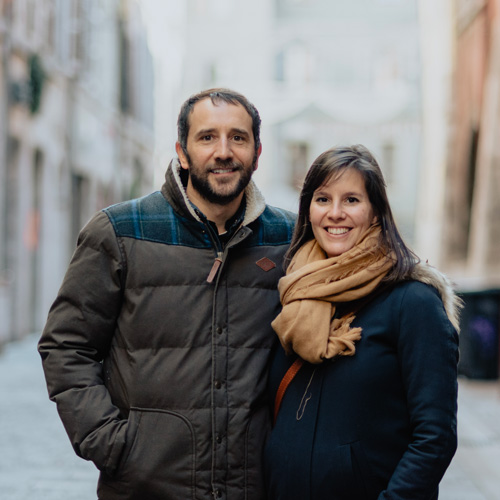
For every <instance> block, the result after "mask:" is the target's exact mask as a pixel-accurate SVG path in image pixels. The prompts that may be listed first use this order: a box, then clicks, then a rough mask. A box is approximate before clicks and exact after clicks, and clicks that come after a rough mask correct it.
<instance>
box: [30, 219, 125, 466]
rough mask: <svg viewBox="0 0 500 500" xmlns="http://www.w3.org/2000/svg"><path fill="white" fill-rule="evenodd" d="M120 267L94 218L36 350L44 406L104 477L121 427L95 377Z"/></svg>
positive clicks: (112, 240) (121, 439) (109, 330)
mask: <svg viewBox="0 0 500 500" xmlns="http://www.w3.org/2000/svg"><path fill="white" fill-rule="evenodd" d="M123 262H124V261H123V259H122V257H121V253H120V247H119V243H118V241H117V239H116V237H115V233H114V230H113V228H112V226H111V224H110V222H109V219H108V217H107V215H106V214H105V213H103V212H100V213H99V214H97V215H96V216H95V217H94V218H93V219H92V220H91V221H90V222H89V223H88V225H87V226H86V227H85V228H84V229H83V230H82V232H81V233H80V236H79V238H78V245H77V248H76V250H75V253H74V255H73V257H72V260H71V262H70V265H69V267H68V270H67V272H66V275H65V277H64V280H63V283H62V285H61V288H60V290H59V293H58V295H57V298H56V300H55V301H54V303H53V305H52V307H51V309H50V311H49V315H48V319H47V323H46V325H45V328H44V331H43V333H42V336H41V338H40V341H39V343H38V350H39V353H40V355H41V358H42V365H43V369H44V373H45V378H46V381H47V387H48V392H49V396H50V399H51V400H52V401H55V402H56V404H57V410H58V412H59V415H60V417H61V420H62V422H63V424H64V427H65V429H66V432H67V434H68V436H69V438H70V440H71V443H72V445H73V448H74V450H75V452H76V453H77V455H79V456H80V457H82V458H85V459H87V460H92V461H93V462H94V463H95V465H96V466H97V467H98V468H99V469H100V470H103V471H106V472H107V473H108V474H112V473H113V472H114V470H115V469H116V466H117V464H118V461H119V458H120V455H121V452H122V449H123V446H124V444H125V432H126V427H127V425H126V420H125V419H124V418H123V417H122V416H121V415H120V411H119V410H118V408H117V407H116V406H114V405H113V403H112V401H111V398H110V395H109V392H108V391H107V389H106V387H105V385H104V381H103V370H102V360H103V359H104V357H105V356H106V354H107V352H108V349H109V345H110V342H111V339H112V336H113V334H114V331H115V326H116V320H117V317H118V314H119V311H120V307H121V297H122V280H123V279H124V270H125V269H124V267H125V266H124V263H123Z"/></svg>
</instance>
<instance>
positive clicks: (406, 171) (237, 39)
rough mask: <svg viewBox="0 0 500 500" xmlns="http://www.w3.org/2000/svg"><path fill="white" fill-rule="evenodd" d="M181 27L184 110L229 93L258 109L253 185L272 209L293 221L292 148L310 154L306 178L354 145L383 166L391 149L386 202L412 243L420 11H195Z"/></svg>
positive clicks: (400, 7) (338, 7) (287, 0)
mask: <svg viewBox="0 0 500 500" xmlns="http://www.w3.org/2000/svg"><path fill="white" fill-rule="evenodd" d="M185 19H186V25H185V29H184V32H185V37H184V43H185V48H184V51H185V56H184V64H183V85H182V89H181V92H182V95H181V96H180V97H179V104H180V103H181V102H182V101H183V100H184V99H185V98H186V97H188V95H189V94H191V93H194V92H197V91H199V90H201V89H204V88H209V87H212V86H226V87H230V88H234V89H235V90H238V91H240V92H242V93H243V94H245V95H246V96H247V97H248V98H249V99H250V100H251V101H252V102H253V103H254V104H255V105H256V106H257V108H258V109H259V111H260V113H261V117H262V122H263V125H262V133H261V139H262V144H263V152H262V156H261V159H260V162H259V163H260V166H259V170H258V171H257V172H256V174H255V179H256V181H257V183H258V184H259V187H260V188H261V189H262V191H263V192H264V195H265V197H266V199H267V201H268V202H269V203H271V204H275V205H278V206H282V207H284V208H289V209H291V210H296V209H297V198H298V192H297V190H296V188H294V186H293V176H292V173H291V168H290V161H289V155H290V151H289V147H290V146H289V145H290V144H292V146H293V143H300V142H302V143H305V144H306V145H307V154H306V156H307V158H305V159H304V166H303V167H304V170H305V169H306V168H307V167H308V166H309V164H310V163H311V162H312V161H313V159H314V158H315V157H316V156H318V155H319V154H320V153H321V152H323V151H324V150H326V149H327V148H329V147H331V146H334V145H340V144H346V143H348V144H352V143H363V144H365V145H366V146H367V147H369V148H370V149H371V150H372V151H373V152H374V153H375V155H376V156H377V157H378V159H379V161H380V162H381V163H382V161H383V158H384V154H383V152H384V146H385V145H386V144H388V143H391V144H392V145H393V147H394V157H393V161H394V166H392V167H391V168H393V169H394V171H395V173H394V175H393V176H392V179H391V182H390V183H389V194H390V196H391V202H392V204H393V208H394V212H395V213H396V217H397V219H398V221H399V223H400V225H401V228H402V230H403V232H404V233H405V234H406V235H407V237H408V239H409V240H410V243H411V242H412V240H413V237H414V217H415V212H416V198H417V195H416V191H417V189H416V179H417V171H418V168H419V165H420V154H419V152H420V139H421V136H420V115H419V99H420V93H419V92H420V89H419V79H418V78H419V64H420V61H419V46H418V37H419V32H418V18H417V8H416V2H415V1H410V2H401V1H397V0H358V1H356V2H352V1H351V0H342V1H335V2H331V1H329V0H258V1H256V2H252V3H246V4H244V5H243V4H241V3H239V2H231V1H229V0H189V1H188V2H187V15H186V18H185ZM381 166H382V168H383V169H384V164H383V163H382V164H381Z"/></svg>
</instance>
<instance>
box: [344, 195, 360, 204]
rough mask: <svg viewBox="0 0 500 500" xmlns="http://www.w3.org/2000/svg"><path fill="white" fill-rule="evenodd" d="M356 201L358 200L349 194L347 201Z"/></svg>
mask: <svg viewBox="0 0 500 500" xmlns="http://www.w3.org/2000/svg"><path fill="white" fill-rule="evenodd" d="M357 201H359V200H358V199H357V198H355V197H354V196H349V198H347V203H356V202H357Z"/></svg>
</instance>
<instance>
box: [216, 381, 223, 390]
mask: <svg viewBox="0 0 500 500" xmlns="http://www.w3.org/2000/svg"><path fill="white" fill-rule="evenodd" d="M214 385H215V388H216V389H220V388H221V387H222V384H221V381H220V380H216V381H215V384H214Z"/></svg>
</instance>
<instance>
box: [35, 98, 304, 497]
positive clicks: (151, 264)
mask: <svg viewBox="0 0 500 500" xmlns="http://www.w3.org/2000/svg"><path fill="white" fill-rule="evenodd" d="M259 133H260V117H259V113H258V111H257V109H256V108H255V107H254V106H253V105H252V104H251V103H250V102H249V101H248V100H247V99H246V98H245V97H244V96H242V95H240V94H239V93H236V92H234V91H231V90H227V89H211V90H207V91H204V92H201V93H199V94H197V95H194V96H192V97H190V98H189V99H188V100H187V101H186V102H185V103H184V104H183V105H182V108H181V111H180V114H179V117H178V142H177V143H176V151H177V155H178V158H175V159H174V160H173V161H172V162H171V163H170V165H169V167H168V169H167V172H166V181H165V183H164V185H163V187H162V189H161V192H160V191H158V192H155V193H153V194H150V195H149V196H145V197H143V198H140V199H136V200H132V201H127V202H124V203H119V204H117V205H114V206H111V207H108V208H106V209H104V210H102V211H100V212H99V213H98V214H97V215H95V216H94V217H93V218H92V220H91V221H90V222H89V223H88V224H87V225H86V227H85V228H84V229H83V230H82V232H81V234H80V236H79V239H78V245H77V248H76V251H75V254H74V256H73V258H72V260H71V263H70V265H69V268H68V270H67V274H66V276H65V278H64V281H63V283H62V286H61V289H60V291H59V294H58V296H57V298H56V300H55V302H54V304H53V306H52V308H51V310H50V313H49V316H48V320H47V324H46V326H45V329H44V332H43V334H42V337H41V339H40V342H39V352H40V354H41V357H42V360H43V368H44V371H45V376H46V379H47V385H48V390H49V395H50V398H51V399H52V400H53V401H55V402H56V403H57V408H58V411H59V415H60V417H61V419H62V421H63V424H64V426H65V428H66V431H67V433H68V435H69V438H70V440H71V443H72V445H73V447H74V449H75V451H76V453H77V454H78V455H79V456H81V457H83V458H85V459H87V460H92V461H93V462H94V463H95V465H96V466H97V467H98V468H99V469H100V471H101V473H100V477H99V484H98V497H99V498H100V499H106V500H110V499H135V500H152V499H158V500H160V499H161V500H168V499H170V500H180V499H182V500H184V499H188V498H191V499H195V498H209V497H212V498H226V499H230V500H235V499H255V500H261V499H262V498H264V496H265V493H264V491H263V477H262V476H263V475H262V471H261V467H262V464H261V460H262V451H263V444H264V441H265V439H266V437H267V435H268V433H269V430H270V425H271V422H270V416H269V411H268V402H267V400H266V380H267V368H268V358H269V353H270V350H271V347H272V346H273V343H274V342H275V335H274V333H273V331H272V329H271V321H272V319H273V318H274V317H275V316H276V315H277V313H278V312H279V309H280V302H279V294H278V291H277V283H278V280H279V278H280V277H281V276H282V271H281V269H282V259H283V255H284V253H285V251H286V249H287V248H288V245H289V242H290V238H291V235H292V231H293V223H294V218H293V217H292V215H291V214H289V213H287V212H284V211H283V210H278V209H275V208H272V207H269V206H267V205H266V204H265V202H264V200H263V198H262V196H261V194H260V193H259V191H258V189H257V187H256V186H255V184H254V183H253V181H252V180H251V177H252V174H253V172H254V171H255V170H256V169H257V166H258V160H259V156H260V154H261V149H262V147H261V144H260V136H259Z"/></svg>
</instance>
